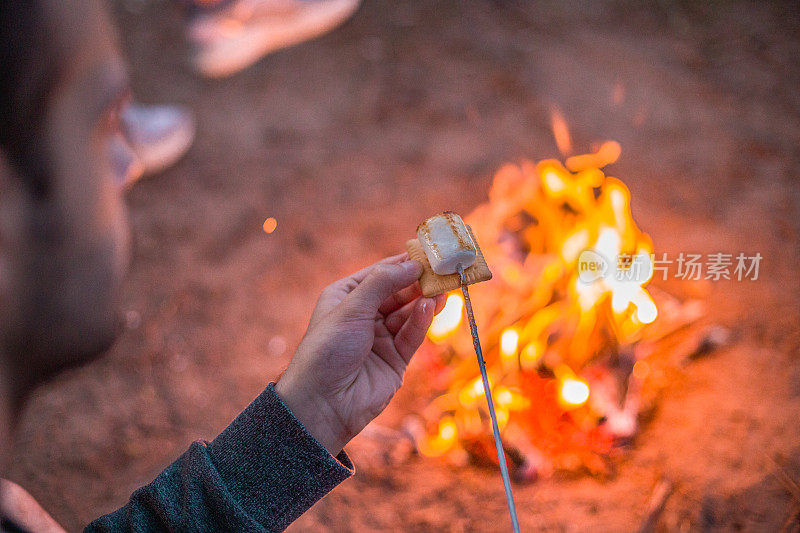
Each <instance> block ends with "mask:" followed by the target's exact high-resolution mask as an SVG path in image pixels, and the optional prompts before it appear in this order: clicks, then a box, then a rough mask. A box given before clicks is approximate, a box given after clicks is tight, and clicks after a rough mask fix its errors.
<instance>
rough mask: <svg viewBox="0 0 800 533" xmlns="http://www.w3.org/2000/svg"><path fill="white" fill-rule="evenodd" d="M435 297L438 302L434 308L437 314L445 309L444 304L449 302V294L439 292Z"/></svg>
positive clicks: (434, 312)
mask: <svg viewBox="0 0 800 533" xmlns="http://www.w3.org/2000/svg"><path fill="white" fill-rule="evenodd" d="M433 299H434V301H435V302H436V305H435V306H434V309H433V314H434V316H435V315H438V314H439V313H441V312H442V309H444V304H446V303H447V294H437V295H436V296H434V297H433Z"/></svg>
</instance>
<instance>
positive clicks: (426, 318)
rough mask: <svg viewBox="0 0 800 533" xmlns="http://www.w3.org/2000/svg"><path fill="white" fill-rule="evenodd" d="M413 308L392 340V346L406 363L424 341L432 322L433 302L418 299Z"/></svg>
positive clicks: (427, 299) (429, 299)
mask: <svg viewBox="0 0 800 533" xmlns="http://www.w3.org/2000/svg"><path fill="white" fill-rule="evenodd" d="M413 306H414V307H413V310H412V311H411V314H410V316H409V317H408V320H406V321H405V324H403V326H402V327H401V328H400V331H398V332H397V335H396V336H395V338H394V346H395V348H396V349H397V352H398V353H399V354H400V357H402V358H403V361H405V362H406V363H408V362H409V361H410V360H411V356H413V355H414V352H416V351H417V348H419V347H420V345H421V344H422V341H424V340H425V333H426V332H427V331H428V328H429V327H430V325H431V321H432V320H433V307H434V301H433V300H432V299H431V298H420V299H419V300H417V301H416V303H414V304H413Z"/></svg>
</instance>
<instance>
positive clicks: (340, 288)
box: [309, 252, 408, 325]
mask: <svg viewBox="0 0 800 533" xmlns="http://www.w3.org/2000/svg"><path fill="white" fill-rule="evenodd" d="M406 259H408V252H403V253H402V254H397V255H393V256H390V257H385V258H383V259H381V260H380V261H378V262H377V263H374V264H372V265H370V266H368V267H365V268H362V269H361V270H359V271H358V272H356V273H355V274H351V275H349V276H347V277H345V278H342V279H340V280H337V281H334V282H333V283H331V284H330V285H328V286H327V287H325V288H324V289H323V290H322V294H320V296H319V298H318V299H317V305H316V306H315V307H314V312H313V313H312V314H311V319H310V320H309V325H313V324H315V323H316V322H318V321H319V320H320V319H321V318H322V317H324V316H325V315H327V314H328V313H330V312H331V310H333V308H334V307H336V306H337V305H339V303H340V302H341V301H342V300H343V299H344V298H345V296H347V295H348V294H349V293H350V292H351V291H352V290H353V289H355V288H356V287H358V284H359V283H361V282H362V281H363V280H364V278H366V277H367V275H368V274H369V273H370V272H371V271H372V269H373V268H375V267H376V266H377V265H384V264H396V263H400V262H402V261H405V260H406Z"/></svg>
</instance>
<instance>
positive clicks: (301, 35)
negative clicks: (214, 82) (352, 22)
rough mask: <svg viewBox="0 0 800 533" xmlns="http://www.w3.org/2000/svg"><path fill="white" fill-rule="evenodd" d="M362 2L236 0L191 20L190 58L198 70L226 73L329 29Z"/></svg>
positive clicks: (215, 74) (206, 73) (213, 75)
mask: <svg viewBox="0 0 800 533" xmlns="http://www.w3.org/2000/svg"><path fill="white" fill-rule="evenodd" d="M360 2H361V0H237V1H236V2H234V3H233V5H231V6H229V7H226V8H223V9H221V10H220V11H215V12H212V13H202V14H199V15H196V16H195V18H193V19H192V20H190V22H189V25H188V36H189V41H190V43H191V44H192V46H193V48H194V57H193V58H192V62H193V64H194V67H195V68H196V69H197V71H198V72H200V74H202V75H204V76H208V77H211V78H220V77H224V76H230V75H232V74H235V73H236V72H239V71H240V70H242V69H244V68H246V67H248V66H250V65H252V64H253V63H255V62H256V61H258V60H259V59H261V58H262V57H264V56H265V55H267V54H269V53H270V52H274V51H275V50H278V49H281V48H286V47H288V46H292V45H294V44H297V43H301V42H303V41H307V40H309V39H313V38H314V37H318V36H319V35H322V34H324V33H327V32H329V31H330V30H332V29H333V28H335V27H336V26H338V25H339V24H341V23H342V22H344V21H345V20H347V19H348V18H350V16H351V15H352V14H353V13H354V12H355V10H356V9H357V8H358V6H359V4H360Z"/></svg>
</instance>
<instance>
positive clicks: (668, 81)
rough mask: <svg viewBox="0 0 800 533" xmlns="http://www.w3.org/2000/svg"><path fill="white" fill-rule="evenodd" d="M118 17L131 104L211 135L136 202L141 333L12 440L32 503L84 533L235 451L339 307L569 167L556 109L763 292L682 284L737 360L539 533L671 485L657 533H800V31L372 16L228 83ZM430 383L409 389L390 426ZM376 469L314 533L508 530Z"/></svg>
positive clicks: (605, 517) (560, 506)
mask: <svg viewBox="0 0 800 533" xmlns="http://www.w3.org/2000/svg"><path fill="white" fill-rule="evenodd" d="M112 9H113V13H114V17H115V21H116V23H117V26H118V30H119V34H120V37H121V44H122V48H123V51H124V54H125V56H126V58H127V59H128V61H129V62H130V68H131V77H132V83H133V88H134V93H135V94H136V95H137V98H138V99H139V100H141V101H142V102H145V103H156V102H181V103H183V104H185V105H187V106H188V107H190V108H191V109H192V110H193V111H194V112H195V114H196V117H197V128H198V133H197V138H196V141H195V143H194V145H193V146H192V148H191V149H190V151H189V152H188V154H187V155H186V156H185V157H184V158H183V159H182V160H181V161H180V162H179V163H178V164H177V165H176V166H174V167H172V168H170V169H169V170H168V171H166V172H165V173H164V174H162V175H160V176H158V177H154V178H152V179H144V180H142V181H141V182H139V183H137V184H136V185H135V187H133V188H132V189H131V190H130V191H128V193H127V198H126V201H127V206H128V209H129V217H130V220H131V226H132V238H133V241H132V246H133V248H132V251H133V262H132V267H131V271H130V272H129V274H128V276H127V279H126V282H125V285H124V297H123V306H124V313H125V317H126V331H125V333H124V335H123V336H122V337H121V339H120V340H119V341H118V342H117V344H116V345H115V347H114V348H113V349H112V351H111V352H110V354H109V355H108V356H107V357H106V358H105V359H102V360H100V361H98V362H95V363H93V364H91V365H90V366H88V367H85V368H81V369H79V370H75V371H72V372H70V373H68V374H65V375H63V376H61V377H60V378H58V380H57V381H56V382H54V383H52V384H50V385H49V386H46V387H43V388H42V389H41V390H40V391H39V392H38V393H37V395H36V396H35V397H34V399H33V401H32V402H31V403H30V404H29V406H28V408H27V411H26V413H25V416H24V420H23V424H22V427H21V431H20V432H19V434H18V440H17V453H16V456H15V460H14V464H13V469H12V474H11V476H10V477H11V479H12V480H14V481H16V482H18V483H20V484H21V485H23V486H24V487H26V488H27V489H28V490H29V491H30V492H31V493H32V494H33V495H34V496H35V497H36V498H37V499H38V500H39V501H40V502H41V503H42V505H43V506H44V507H45V508H47V509H48V510H50V511H51V512H52V513H53V515H54V516H55V518H56V519H58V520H60V521H61V522H62V523H63V524H64V525H65V526H66V527H67V528H68V529H70V530H73V529H79V528H80V527H82V526H83V525H84V524H86V523H88V522H89V521H90V520H91V519H93V518H95V517H97V516H100V515H101V514H105V513H107V512H110V511H111V510H113V509H116V508H118V507H119V506H121V505H123V504H124V503H125V502H126V501H127V498H128V496H129V495H130V493H131V492H132V491H133V490H134V489H136V488H137V487H139V486H141V485H142V484H145V483H147V482H149V481H150V480H152V478H153V477H154V476H155V475H156V474H157V473H158V472H159V471H160V470H161V469H162V468H163V467H165V466H166V465H167V464H169V463H171V462H172V461H173V460H174V459H175V458H176V457H177V456H178V455H179V454H180V453H182V452H183V450H184V449H185V448H186V447H187V446H188V445H189V443H190V442H192V441H193V440H196V439H198V438H203V439H211V438H213V437H214V436H215V435H216V434H217V433H218V432H219V431H220V430H221V429H222V428H224V427H225V426H226V425H227V423H228V422H229V421H230V420H231V419H232V418H233V417H234V416H235V415H236V414H237V413H238V412H239V411H240V410H241V409H242V408H244V407H245V406H246V405H247V404H248V403H249V402H250V400H251V399H252V398H254V397H255V396H256V395H257V394H258V393H259V392H260V391H261V390H262V389H263V388H264V386H265V385H266V384H267V383H268V382H270V381H272V380H274V379H275V378H276V377H277V376H278V374H279V373H280V371H281V370H282V369H283V368H284V367H285V365H286V364H287V363H288V361H289V359H290V357H291V354H292V353H293V350H294V348H295V347H296V345H297V343H298V342H299V340H300V338H301V336H302V334H303V331H304V328H305V325H306V323H307V320H308V317H309V315H310V311H311V309H312V307H313V305H314V302H315V299H316V297H317V295H318V293H319V292H320V290H321V289H322V288H323V287H324V286H325V285H327V284H329V283H330V282H332V281H333V280H335V279H338V278H339V277H342V276H343V275H345V274H347V273H349V272H351V271H353V270H356V269H358V268H360V267H361V266H363V265H365V264H368V263H371V262H373V261H374V260H377V259H378V258H380V257H383V256H385V255H388V254H393V253H397V252H399V251H402V250H403V247H404V243H405V241H406V240H407V239H409V238H411V237H413V235H414V228H416V226H417V224H418V223H419V222H420V221H422V220H423V219H425V218H427V217H428V216H430V215H431V214H433V213H436V212H440V211H442V210H444V209H450V210H454V211H457V212H462V213H465V214H466V213H469V212H470V211H472V210H473V209H474V208H475V207H476V206H477V205H479V204H480V203H482V202H485V201H486V199H487V195H488V191H489V188H490V186H491V184H492V177H493V174H494V173H495V171H496V170H497V169H498V168H500V167H501V166H502V165H503V164H505V163H508V162H512V163H518V162H520V161H522V160H523V159H525V158H530V159H532V160H539V159H544V158H548V157H560V154H559V150H558V148H557V146H556V142H555V140H554V138H553V132H552V127H551V120H552V116H553V110H554V109H557V110H560V113H561V115H563V118H564V121H565V122H566V124H567V125H568V127H569V130H570V132H571V135H572V142H573V145H574V146H576V147H577V148H576V149H577V153H581V152H582V151H587V150H589V149H590V147H591V146H592V143H593V142H595V141H603V140H607V139H613V140H616V141H618V142H619V143H620V145H621V146H622V155H621V156H620V158H619V160H618V161H617V162H616V163H614V165H613V166H612V167H610V168H609V170H608V172H609V173H610V174H612V175H614V176H617V177H619V178H621V179H622V180H623V181H624V182H625V183H626V184H627V186H628V187H629V188H630V191H631V197H632V209H633V214H634V217H635V218H636V221H637V222H638V224H639V227H640V228H641V229H642V230H643V231H645V232H647V233H649V234H650V236H651V237H652V239H653V243H654V247H655V250H656V252H657V253H660V252H667V253H669V254H670V255H677V254H678V253H679V252H681V251H688V252H696V253H703V254H707V253H713V252H718V251H725V252H729V253H734V254H735V253H738V252H747V253H748V254H754V253H756V252H758V253H760V254H761V255H762V256H763V260H762V263H761V270H760V275H759V278H758V280H755V281H752V280H751V281H741V282H739V281H735V280H734V281H720V282H713V283H711V282H697V283H678V282H672V283H667V284H666V288H668V289H669V290H670V292H671V293H672V294H673V295H675V296H676V297H678V298H695V299H698V300H701V301H703V302H704V305H705V309H706V314H707V318H708V320H710V321H713V323H715V324H719V325H721V326H724V327H726V328H727V329H728V330H729V331H730V332H731V339H732V340H731V342H730V343H728V344H727V345H726V346H725V347H723V348H721V349H719V350H717V351H715V352H714V353H712V354H710V355H709V356H708V357H704V358H702V359H700V360H698V361H696V362H693V363H692V365H691V367H690V368H688V369H686V371H684V372H681V373H679V374H677V375H676V376H675V377H674V378H673V379H672V380H671V381H670V383H669V386H667V387H666V389H665V390H664V391H663V393H662V394H661V397H660V400H659V403H658V407H657V409H656V410H655V412H654V413H653V415H652V419H651V420H650V421H649V422H648V423H647V424H646V425H645V426H644V427H643V429H642V431H641V432H640V434H639V435H638V436H637V438H636V441H635V443H634V446H633V447H632V449H631V450H630V451H629V452H628V453H626V454H625V455H624V456H622V457H621V458H619V459H618V460H617V461H615V463H614V469H613V472H609V473H607V474H606V475H604V476H586V475H572V474H560V475H559V474H556V475H553V476H549V477H547V478H545V479H540V480H538V481H537V482H535V483H527V484H518V485H516V486H515V495H516V499H517V509H518V510H519V514H520V521H521V525H522V527H523V530H525V531H535V530H550V531H585V530H592V531H630V530H634V529H637V528H638V527H640V526H641V525H642V524H643V521H644V520H646V518H647V513H648V503H649V500H650V499H651V494H652V491H653V488H654V487H655V486H657V485H658V483H659V480H661V479H663V478H664V477H667V478H668V479H669V480H670V481H671V483H672V484H673V487H674V490H673V491H672V494H671V496H670V497H669V498H668V499H667V500H666V501H665V505H664V509H663V512H662V513H660V517H659V518H658V525H657V526H656V527H657V528H658V529H661V530H669V531H674V530H697V529H706V530H723V531H724V530H733V529H739V528H744V529H746V530H774V529H779V528H780V527H781V526H783V525H784V523H787V522H786V520H787V517H788V518H789V520H790V521H789V522H788V524H789V525H790V526H791V525H792V522H791V517H792V516H796V515H793V514H792V513H796V512H797V511H796V508H797V506H798V505H800V502H798V501H796V500H793V499H792V497H791V496H790V494H789V492H788V491H787V490H786V489H785V488H784V484H782V483H781V482H780V481H779V479H778V477H776V471H777V469H778V468H781V469H783V471H785V472H787V473H788V474H789V475H790V476H793V477H794V479H795V480H797V479H800V432H798V428H797V420H798V419H800V356H798V348H800V306H798V297H800V294H799V293H800V290H798V289H800V284H798V281H797V274H798V263H797V261H798V259H800V244H799V243H798V230H799V229H800V223H799V222H798V221H800V183H798V176H797V169H798V168H800V92H798V86H800V63H799V62H798V61H797V58H798V57H799V56H800V11H798V9H797V5H796V3H794V2H785V3H781V2H769V3H763V2H744V1H741V2H740V1H715V2H710V3H703V4H698V3H694V2H682V1H676V2H671V1H665V0H659V1H655V0H654V1H646V2H624V1H602V2H570V1H568V2H555V1H553V2H550V1H544V2H523V1H519V2H514V1H501V0H497V1H474V2H457V1H445V0H440V1H433V0H432V1H427V0H420V1H415V2H392V1H383V0H364V2H363V4H362V5H361V6H360V8H359V9H358V11H357V12H356V13H355V14H354V16H353V17H352V18H351V19H350V20H349V21H347V22H346V23H344V24H343V25H342V26H341V27H339V28H338V29H336V30H335V31H333V32H331V33H329V34H327V35H325V36H323V37H321V38H318V39H316V40H313V41H309V42H306V43H303V44H300V45H298V46H295V47H292V48H289V49H285V50H281V51H278V52H276V53H274V54H271V55H269V56H268V57H266V58H264V59H263V60H261V61H259V62H258V63H256V64H255V65H254V66H252V67H250V68H249V69H247V70H245V71H243V72H241V73H240V74H238V75H236V76H235V77H232V78H229V79H222V80H206V79H203V78H201V77H198V76H197V75H196V74H195V73H194V72H193V71H192V70H191V68H190V67H189V66H188V64H187V56H188V52H187V45H186V43H185V40H184V34H183V19H182V16H181V13H180V10H179V9H178V7H177V6H176V5H175V4H174V3H173V2H168V1H166V0H125V1H115V2H114V3H113V5H112ZM270 217H271V218H274V219H275V222H276V225H275V226H274V228H273V227H272V225H271V224H270V225H269V228H266V227H265V226H264V221H265V220H266V219H268V218H270ZM266 229H272V231H271V232H269V233H268V232H267V231H265V230H266ZM484 297H485V296H484ZM475 305H476V307H479V306H481V305H482V304H481V300H480V299H476V302H475ZM425 380H426V373H425V372H424V371H421V369H420V368H417V369H416V370H415V369H414V368H412V372H411V375H410V376H409V377H408V378H407V380H406V381H407V384H408V385H409V386H408V387H407V388H406V389H403V390H401V392H400V393H399V394H398V396H397V397H396V399H395V400H394V401H393V403H392V404H391V406H390V407H389V409H388V410H387V412H386V413H385V414H384V415H382V417H381V418H380V419H379V421H378V422H379V423H380V425H381V426H382V427H389V428H399V427H400V426H401V423H402V421H403V419H404V417H405V416H406V415H407V414H408V413H409V412H410V411H413V410H415V409H417V407H418V404H419V401H418V399H417V396H416V395H417V394H418V393H419V391H424V390H425ZM423 396H424V394H423ZM373 441H374V439H371V438H369V437H365V438H359V439H357V440H356V441H355V442H354V443H353V445H352V447H351V448H352V449H351V450H350V451H351V456H352V457H353V460H354V462H355V464H356V468H357V474H356V476H355V478H353V479H351V480H349V481H347V482H345V483H343V484H342V485H341V486H340V487H338V488H337V489H336V490H335V491H334V492H333V493H331V494H330V495H329V496H327V497H326V498H325V499H324V500H322V501H320V502H319V503H318V504H317V505H316V506H315V507H313V508H312V509H311V510H310V511H309V512H307V513H306V514H305V515H304V516H303V517H301V518H300V520H298V522H297V523H296V524H295V525H294V526H293V529H294V530H295V531H305V530H312V531H370V530H381V531H496V530H501V529H502V528H504V527H505V525H506V523H507V514H506V513H507V511H506V508H505V500H504V497H503V493H502V488H501V485H500V480H499V476H498V473H497V471H496V468H495V467H494V466H493V465H492V464H491V463H488V464H473V463H471V464H468V465H464V466H454V465H452V464H448V463H447V462H446V461H440V460H437V459H435V458H427V457H422V456H419V455H415V454H412V455H410V456H409V457H407V458H404V459H403V460H402V461H382V460H376V459H375V456H376V455H380V454H379V453H377V454H376V452H375V446H376V444H375V442H373ZM775 457H780V458H783V459H785V460H780V461H779V462H780V463H781V466H780V467H778V466H776V463H775V462H774V458H775ZM792 527H795V528H797V523H796V518H795V523H794V526H792Z"/></svg>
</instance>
